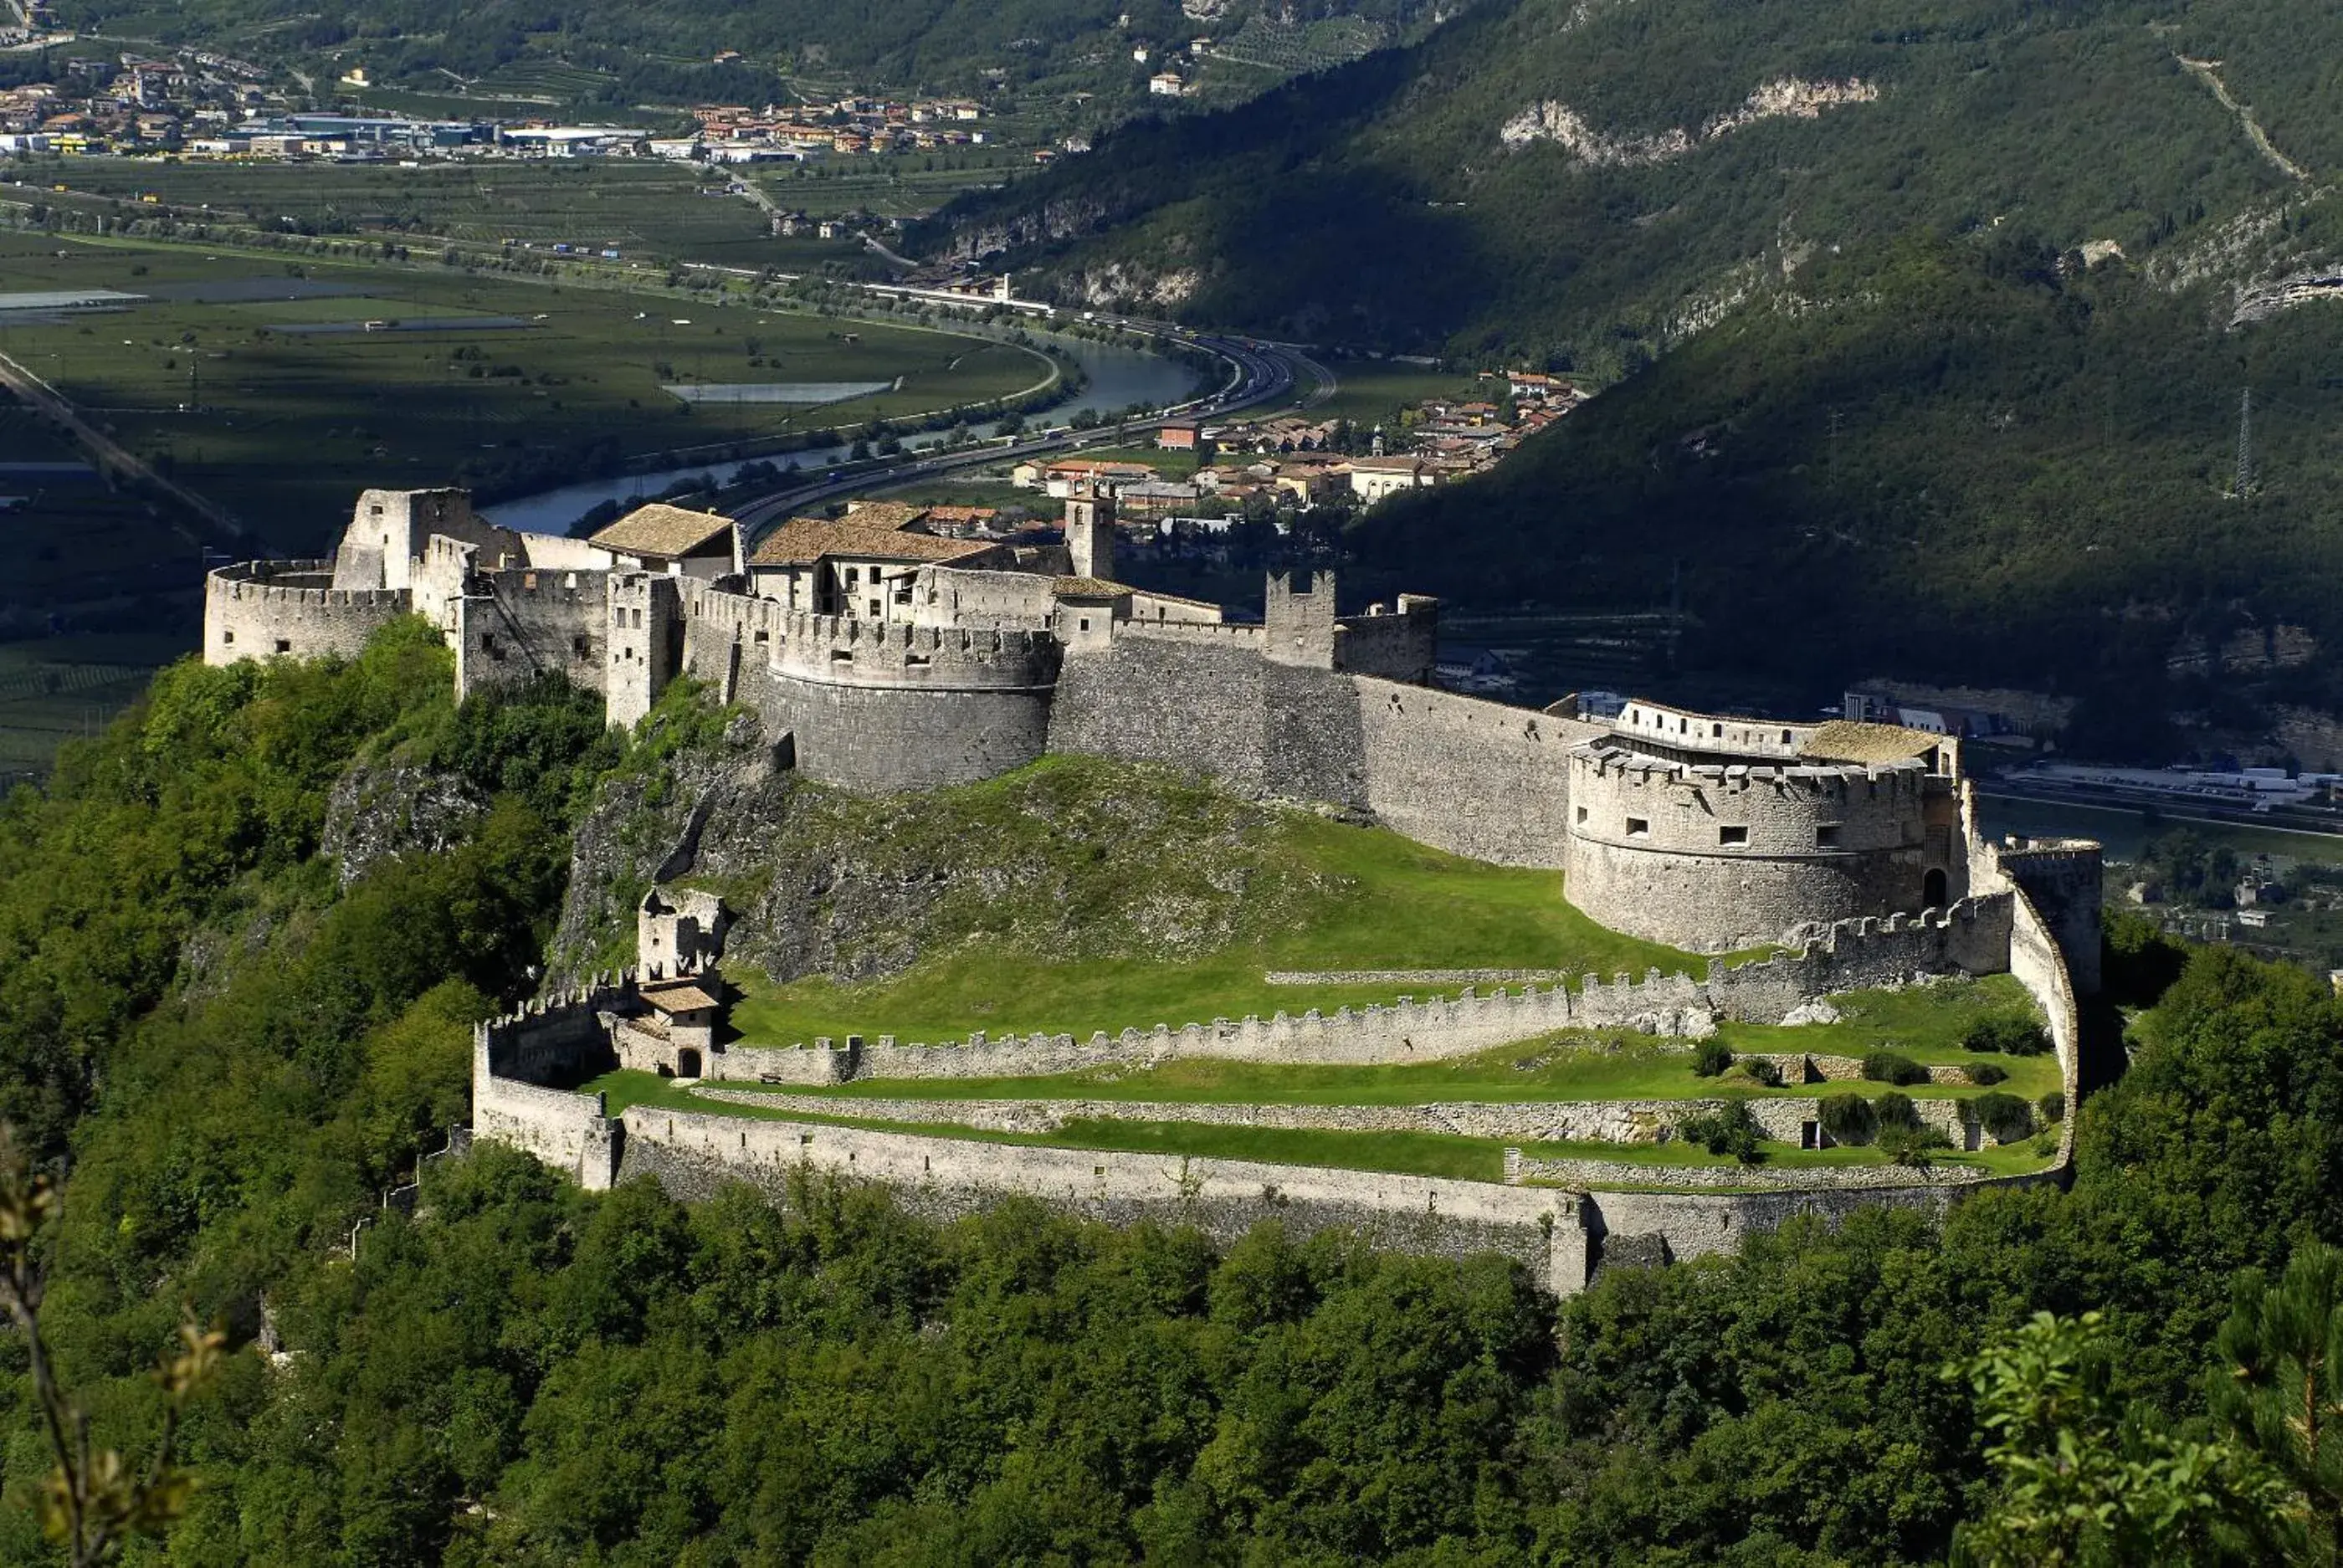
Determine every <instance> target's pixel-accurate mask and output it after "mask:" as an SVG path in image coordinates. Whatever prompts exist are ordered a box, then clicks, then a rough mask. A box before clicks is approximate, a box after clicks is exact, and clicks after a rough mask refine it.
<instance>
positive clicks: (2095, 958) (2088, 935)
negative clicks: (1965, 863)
mask: <svg viewBox="0 0 2343 1568" xmlns="http://www.w3.org/2000/svg"><path fill="white" fill-rule="evenodd" d="M1995 859H1996V861H1997V862H1998V864H1999V866H2000V868H2001V871H2002V874H2003V875H2004V876H2006V877H2007V878H2008V879H2010V880H2011V881H2013V882H2015V883H2016V885H2017V886H2018V887H2020V888H2022V889H2024V890H2025V891H2026V899H2027V900H2028V901H2029V902H2030V903H2031V904H2032V906H2033V908H2034V910H2035V912H2036V914H2037V915H2038V916H2039V917H2040V918H2041V920H2042V923H2043V926H2044V928H2045V929H2046V930H2047V931H2048V932H2049V934H2050V936H2051V938H2052V939H2053V940H2055V941H2056V943H2057V945H2058V949H2059V950H2060V952H2062V953H2063V954H2064V955H2065V956H2066V974H2067V978H2068V980H2069V981H2070V982H2071V983H2072V985H2073V987H2074V989H2075V991H2076V993H2077V995H2081V996H2090V995H2093V994H2095V993H2097V990H2098V989H2099V963H2100V954H2099V909H2100V904H2101V901H2102V900H2103V899H2104V897H2105V891H2104V886H2103V875H2104V865H2103V861H2102V856H2101V851H2100V849H2099V846H2098V845H2097V844H2094V843H2089V842H2087V841H2077V840H2072V839H2061V840H2056V841H2046V840H2035V841H2033V842H2031V843H2028V844H2027V845H2026V847H2024V848H2023V849H2017V848H2002V849H1996V851H1995Z"/></svg>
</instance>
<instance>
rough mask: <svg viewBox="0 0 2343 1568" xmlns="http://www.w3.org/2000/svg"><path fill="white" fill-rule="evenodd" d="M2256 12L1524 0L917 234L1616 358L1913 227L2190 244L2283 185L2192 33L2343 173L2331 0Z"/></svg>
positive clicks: (1189, 306) (1510, 350)
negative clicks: (2233, 47) (1824, 258)
mask: <svg viewBox="0 0 2343 1568" xmlns="http://www.w3.org/2000/svg"><path fill="white" fill-rule="evenodd" d="M2255 9H2257V10H2258V12H2259V13H2260V15H2258V16H2256V17H2255V18H2254V19H2253V21H2252V22H2250V23H2249V22H2247V20H2245V19H2244V18H2242V17H2240V16H2239V15H2237V11H2236V10H2234V9H2233V8H2230V7H2220V8H2201V11H2202V14H2201V15H2200V14H2199V13H2196V12H2191V11H2189V10H2188V9H2187V7H2186V6H2182V5H2171V4H2156V3H2149V0H2087V3H2084V4H2077V5H2056V6H2050V5H2022V4H2011V3H2008V0H1940V3H1938V4H1935V5H1928V6H1925V7H1922V8H1920V9H1919V10H1917V11H1915V12H1909V13H1907V14H1906V15H1899V16H1896V17H1894V18H1888V17H1885V16H1883V15H1882V14H1881V13H1880V11H1879V8H1878V7H1877V6H1875V5H1864V4H1860V3H1858V0H1821V3H1818V4H1804V5H1791V4H1755V5H1725V4H1720V3H1719V0H1584V3H1583V4H1582V3H1578V0H1511V3H1509V4H1501V5H1488V6H1482V7H1477V8H1475V9H1474V10H1473V11H1472V12H1470V13H1468V14H1467V15H1464V16H1463V17H1462V18H1461V19H1459V20H1457V21H1455V22H1453V23H1452V24H1451V25H1448V26H1447V27H1445V28H1443V29H1442V30H1441V31H1439V32H1438V33H1436V34H1434V35H1433V36H1432V37H1431V38H1430V39H1428V40H1427V41H1426V42H1424V43H1423V44H1422V45H1419V46H1417V47H1414V48H1412V49H1408V50H1403V51H1396V52H1392V53H1389V54H1385V55H1378V56H1375V57H1373V58H1371V59H1369V60H1365V61H1363V62H1360V63H1359V64H1357V65H1352V66H1349V67H1345V68H1343V69H1342V70H1338V71H1333V72H1329V73H1326V74H1324V75H1320V76H1316V77H1312V78H1309V79H1305V80H1302V81H1298V82H1295V83H1292V84H1290V85H1288V86H1286V87H1284V88H1283V89H1282V90H1280V91H1279V92H1277V93H1276V94H1273V95H1270V96H1268V97H1265V98H1263V99H1262V100H1261V101H1259V102H1257V103H1255V104H1252V105H1250V106H1246V107H1243V108H1241V109H1238V110H1235V111H1232V112H1231V113H1228V114H1225V115H1221V116H1212V117H1210V118H1208V119H1205V120H1201V121H1195V120H1190V121H1174V122H1166V123H1158V124H1151V125H1134V126H1130V127H1127V128H1125V129H1123V130H1122V131H1121V132H1119V133H1117V134H1116V135H1115V136H1112V137H1111V138H1109V139H1108V140H1107V141H1105V142H1103V143H1101V146H1099V148H1098V150H1097V151H1096V152H1095V153H1094V154H1093V155H1091V156H1089V157H1087V158H1083V159H1077V160H1071V161H1070V162H1068V163H1066V164H1065V165H1063V166H1061V167H1058V168H1055V169H1052V170H1051V171H1050V172H1048V173H1047V174H1046V175H1043V176H1040V177H1037V178H1035V179H1032V180H1029V181H1023V182H1020V183H1019V184H1018V185H1016V186H1012V187H1011V188H1010V189H1008V190H1005V191H1001V192H992V193H985V194H981V195H975V196H970V197H968V198H965V199H964V200H963V202H962V203H960V205H959V206H956V207H955V208H953V209H949V210H947V211H946V212H945V213H944V214H942V215H940V217H939V220H938V223H937V225H936V226H935V227H934V229H933V230H932V231H931V232H930V235H929V236H928V243H929V244H930V246H933V247H935V248H938V249H940V250H959V251H963V252H986V251H990V250H992V249H993V248H994V247H996V246H1000V245H1001V244H1002V243H1004V242H1007V243H1008V244H1010V245H1011V249H1010V251H1009V255H1010V256H1011V258H1013V259H1016V260H1020V261H1021V262H1025V263H1029V264H1032V265H1038V266H1042V267H1043V268H1044V269H1045V270H1046V271H1047V272H1048V273H1049V274H1050V275H1051V277H1052V278H1054V279H1055V280H1056V282H1057V284H1058V286H1060V287H1061V289H1063V290H1065V291H1067V292H1068V293H1069V295H1070V297H1071V296H1080V297H1104V296H1106V295H1109V294H1121V295H1124V296H1128V297H1131V298H1132V299H1133V300H1134V301H1136V300H1141V299H1152V300H1154V301H1156V302H1158V303H1162V304H1167V305H1170V306H1173V307H1178V308H1180V309H1181V310H1182V311H1183V312H1185V313H1186V314H1189V315H1191V316H1192V317H1196V318H1198V319H1209V320H1212V321H1214V322H1217V323H1221V324H1223V325H1232V326H1239V327H1250V328H1253V329H1257V330H1262V331H1285V332H1290V333H1292V334H1295V335H1298V336H1301V337H1306V338H1309V339H1311V340H1313V341H1318V342H1324V343H1334V344H1340V343H1358V344H1364V345H1369V346H1373V347H1409V348H1413V349H1417V350H1425V351H1441V350H1446V351H1449V352H1453V353H1456V354H1459V355H1463V356H1488V355H1503V356H1510V357H1513V358H1515V359H1517V360H1518V359H1520V358H1521V357H1528V358H1529V359H1531V360H1533V361H1550V362H1552V363H1554V364H1555V365H1556V366H1557V367H1572V368H1575V369H1578V370H1580V371H1583V372H1589V373H1594V374H1598V375H1607V374H1611V373H1615V372H1616V371H1619V370H1621V369H1624V368H1631V367H1634V365H1636V364H1638V363H1641V362H1642V361H1643V359H1644V357H1648V355H1649V354H1650V353H1651V352H1653V351H1654V350H1656V349H1657V348H1659V347H1663V346H1664V344H1665V343H1666V342H1667V341H1668V340H1669V339H1670V337H1672V336H1673V335H1674V334H1677V333H1681V332H1682V331H1684V330H1686V329H1688V328H1689V327H1692V326H1693V325H1694V324H1696V323H1699V322H1701V321H1704V320H1705V319H1708V318H1711V317H1714V316H1715V314H1716V313H1717V312H1718V311H1719V310H1721V309H1722V308H1724V307H1725V306H1726V305H1727V304H1729V303H1730V302H1732V301H1734V300H1735V299H1737V298H1739V297H1743V296H1744V295H1745V294H1747V293H1749V292H1750V291H1751V290H1752V289H1754V288H1755V287H1757V286H1760V285H1761V284H1762V283H1764V282H1765V281H1767V280H1769V279H1779V278H1780V277H1781V276H1784V275H1785V273H1795V270H1796V269H1797V268H1798V267H1799V266H1801V265H1802V264H1803V263H1804V262H1805V260H1806V259H1807V258H1809V257H1811V256H1815V255H1818V254H1828V253H1829V252H1830V250H1831V249H1832V247H1834V246H1836V247H1839V248H1841V249H1845V248H1847V247H1851V246H1862V245H1865V244H1866V243H1868V242H1872V241H1876V240H1880V239H1883V238H1888V237H1893V236H1900V235H1903V234H1905V233H1907V232H1910V231H1912V230H1914V229H1916V228H1917V229H1922V230H1926V231H1927V232H1931V233H1941V234H1960V233H1966V232H1970V231H1974V230H1976V229H1980V228H2001V227H2008V226H2016V228H2019V229H2021V230H2023V231H2025V232H2027V233H2030V234H2033V235H2035V236H2038V237H2040V238H2041V239H2042V240H2043V241H2045V242H2046V243H2047V244H2049V245H2051V246H2055V247H2056V248H2059V249H2062V250H2063V249H2074V248H2078V247H2081V246H2085V245H2086V244H2087V243H2089V242H2092V241H2095V240H2103V241H2112V242H2115V243H2116V244H2117V245H2119V246H2122V247H2123V250H2124V253H2125V255H2126V256H2128V257H2130V259H2131V260H2132V262H2133V263H2134V264H2135V265H2139V266H2149V265H2151V264H2154V263H2156V262H2158V261H2165V262H2167V265H2169V266H2179V264H2180V263H2179V258H2180V256H2182V254H2183V252H2184V251H2185V250H2186V248H2187V241H2188V240H2190V239H2192V238H2195V237H2198V234H2197V231H2198V230H2199V228H2200V227H2201V226H2204V225H2206V224H2207V223H2210V222H2217V221H2219V220H2221V219H2224V218H2227V217H2228V216H2233V215H2234V214H2236V213H2237V212H2238V211H2240V210H2242V209H2244V208H2246V207H2247V206H2250V205H2251V204H2254V203H2255V202H2257V201H2267V200H2268V199H2271V198H2275V197H2278V196H2285V195H2288V194H2292V193H2295V192H2297V191H2298V189H2299V187H2300V184H2301V182H2299V181H2298V180H2297V179H2295V178H2294V177H2293V176H2289V175H2288V173H2287V172H2285V170H2283V169H2282V168H2281V167H2279V166H2278V164H2277V163H2275V162H2273V161H2272V160H2271V159H2270V158H2268V156H2265V155H2264V154H2263V153H2262V152H2261V151H2259V150H2258V148H2257V147H2256V146H2255V145H2254V143H2253V142H2252V140H2251V139H2250V138H2249V137H2248V136H2247V134H2246V132H2245V131H2244V130H2242V129H2241V128H2240V126H2239V122H2238V120H2237V116H2235V115H2233V114H2232V113H2231V112H2230V111H2229V110H2227V109H2226V108H2224V107H2223V106H2222V105H2221V104H2220V102H2219V101H2218V100H2217V97H2216V95H2215V94H2214V92H2213V91H2212V90H2211V88H2210V87H2209V86H2208V85H2207V84H2206V83H2205V82H2204V81H2203V80H2202V79H2200V77H2199V76H2198V75H2195V74H2192V72H2191V71H2190V70H2189V68H2188V67H2187V65H2185V64H2184V63H2183V62H2184V59H2195V58H2197V57H2199V56H2210V57H2212V58H2215V59H2220V60H2223V64H2222V66H2221V72H2222V79H2223V80H2225V81H2226V82H2227V84H2228V86H2229V87H2230V88H2231V89H2232V90H2233V92H2234V95H2235V96H2237V97H2238V98H2240V99H2242V100H2244V101H2246V102H2247V103H2249V104H2253V105H2256V106H2261V107H2264V108H2267V110H2268V116H2269V117H2270V121H2271V124H2272V125H2273V126H2280V125H2283V126H2288V127H2289V128H2290V129H2291V130H2293V131H2294V132H2296V133H2297V134H2298V135H2299V136H2302V138H2303V140H2304V144H2305V145H2303V146H2301V147H2300V149H2299V150H2298V152H2297V153H2296V154H2295V156H2296V157H2297V158H2298V160H2309V166H2310V167H2311V168H2313V169H2314V170H2315V169H2317V168H2318V167H2321V166H2326V167H2328V168H2329V169H2330V170H2332V169H2334V168H2343V163H2338V164H2334V165H2322V164H2321V162H2320V160H2321V159H2323V158H2324V157H2325V156H2327V149H2328V140H2329V139H2330V138H2334V137H2336V136H2343V112H2339V111H2338V110H2337V109H2336V108H2335V106H2334V104H2333V100H2332V94H2331V93H2330V92H2324V91H2321V90H2320V87H2319V85H2318V81H2317V79H2316V76H2315V75H2314V73H2313V72H2312V70H2311V69H2310V64H2309V63H2310V62H2313V61H2316V60H2318V59H2320V58H2328V59H2331V58H2333V57H2334V56H2335V54H2336V52H2337V51H2338V48H2343V20H2338V17H2337V16H2336V15H2334V14H2333V12H2332V11H2331V10H2330V9H2329V8H2326V7H2319V6H2313V5H2303V4H2276V3H2273V4H2267V5H2261V6H2259V7H2257V8H2255ZM2245 37H2251V38H2254V39H2256V40H2257V41H2258V42H2257V45H2256V47H2254V48H2250V49H2248V50H2247V52H2246V54H2245V55H2244V56H2243V57H2241V58H2240V59H2239V60H2238V61H2237V62H2236V63H2234V64H2232V63H2229V62H2228V61H2227V59H2226V58H2225V56H2226V55H2227V52H2228V47H2229V45H2230V44H2231V43H2232V42H2235V41H2237V39H2239V38H2245ZM2281 38H2282V39H2284V41H2285V42H2284V44H2283V45H2278V40H2279V39H2281ZM2291 61H2300V62H2302V64H2300V65H2296V64H2292V63H2290V62H2291Z"/></svg>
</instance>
